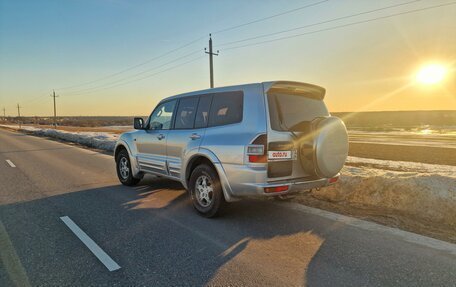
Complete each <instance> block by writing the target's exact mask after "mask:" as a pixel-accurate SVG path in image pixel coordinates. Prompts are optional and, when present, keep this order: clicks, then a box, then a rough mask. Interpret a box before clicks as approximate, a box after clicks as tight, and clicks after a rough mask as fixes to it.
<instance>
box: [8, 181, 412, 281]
mask: <svg viewBox="0 0 456 287" xmlns="http://www.w3.org/2000/svg"><path fill="white" fill-rule="evenodd" d="M61 216H69V217H70V218H71V219H72V220H73V221H74V222H75V223H76V224H77V225H78V226H79V227H80V228H81V229H83V230H84V231H85V232H86V233H87V234H88V235H89V236H90V237H91V238H93V239H94V240H95V241H96V242H97V243H98V244H99V245H100V247H101V248H102V249H103V250H105V251H106V252H107V253H108V254H109V255H110V256H111V257H112V258H113V259H114V260H115V261H116V262H118V263H119V265H120V266H121V267H122V268H121V269H120V270H117V271H114V272H108V271H107V270H106V269H105V268H104V266H102V265H101V264H100V262H99V261H98V260H97V259H96V258H95V257H94V256H93V255H92V254H91V253H90V252H89V251H88V250H87V249H86V248H85V247H84V246H82V244H80V242H79V241H78V239H76V237H74V235H73V234H72V233H71V232H70V231H69V230H68V229H67V227H66V226H65V225H64V224H63V223H62V222H61V221H60V219H59V217H61ZM0 220H1V221H2V222H3V224H4V226H5V229H6V231H7V233H8V237H9V238H10V240H11V242H12V243H13V246H14V248H15V249H16V252H17V254H18V256H19V258H20V259H21V261H22V263H23V265H24V269H25V270H26V273H27V275H28V277H29V280H30V282H31V284H32V285H56V283H58V284H61V283H64V285H74V284H75V285H105V286H110V285H124V286H125V285H153V286H155V285H160V286H162V285H174V286H176V285H179V286H181V285H186V286H189V285H190V286H201V285H224V286H226V285H233V286H245V285H249V286H252V285H256V286H259V285H261V286H266V285H267V286H270V285H279V286H290V285H292V286H296V285H307V284H308V285H325V286H331V285H338V283H340V281H339V280H341V278H343V276H348V275H350V276H353V278H350V280H351V281H350V282H351V283H353V285H369V284H368V283H369V276H370V274H367V273H362V272H359V274H352V273H349V272H348V273H344V272H342V271H336V270H343V267H344V264H346V262H347V261H345V262H344V260H347V258H345V257H344V256H346V255H344V254H346V253H344V252H346V249H347V248H348V247H350V248H352V249H353V250H354V251H353V252H349V255H350V261H349V262H350V267H351V270H363V268H364V267H365V266H366V265H368V264H370V263H371V260H372V258H370V256H369V255H368V254H366V253H363V252H356V248H360V249H362V248H366V245H368V244H367V243H366V242H363V241H360V242H347V239H346V238H347V236H346V235H347V233H351V232H354V231H353V227H350V226H347V225H345V224H343V223H340V222H336V221H331V220H329V219H325V218H323V217H320V216H317V215H312V214H307V213H303V212H301V211H298V210H292V209H289V208H285V207H283V206H282V205H278V204H277V203H276V202H275V201H273V200H244V201H240V202H236V203H232V204H230V206H229V207H228V209H227V210H226V212H225V214H224V215H223V216H221V217H218V218H213V219H208V218H204V217H201V216H199V215H198V214H197V213H196V211H195V210H194V209H193V207H192V205H191V202H190V200H189V197H188V195H187V192H186V191H185V190H184V189H183V187H182V186H181V185H180V184H178V183H175V182H172V181H169V180H166V179H160V178H152V177H147V178H145V179H144V180H143V181H142V182H141V184H140V185H138V186H136V187H125V186H121V185H112V186H105V187H100V188H92V189H86V190H81V191H74V192H69V193H64V194H59V195H53V196H52V195H50V196H47V197H43V198H41V199H36V200H32V201H28V202H17V203H12V204H4V205H1V206H0ZM356 232H358V235H359V233H361V236H359V237H360V238H363V240H364V241H368V240H371V239H366V238H368V237H369V235H368V231H359V230H358V231H356ZM363 232H365V233H366V234H365V236H362V235H363V234H362V233H363ZM371 237H372V236H371ZM24 238H26V239H24ZM32 239H33V241H30V240H32ZM31 242H33V244H31ZM371 244H372V243H371ZM31 248H32V250H31ZM33 248H37V250H33ZM25 250H27V252H26V251H25ZM392 250H394V249H390V250H388V249H385V251H384V252H385V256H390V257H391V258H394V256H395V254H394V252H393V251H392ZM49 256H51V257H52V258H51V259H52V260H51V259H50V258H48V257H49ZM417 256H418V255H417ZM410 260H418V258H413V256H412V257H411V258H410ZM37 262H39V264H38V263H37ZM37 264H38V267H37V266H36V265H37ZM383 268H384V270H383V272H385V274H389V277H388V280H389V279H391V280H393V281H389V282H390V283H391V282H395V281H394V280H396V279H397V278H395V275H394V274H395V270H396V269H395V268H397V266H394V264H391V266H386V267H385V266H384V267H383ZM390 268H391V270H389V269H390ZM55 270H60V272H59V273H58V274H57V275H56V274H55V272H57V271H55ZM62 270H63V271H62ZM7 272H8V270H7ZM388 272H390V273H388ZM85 273H90V274H85ZM92 273H93V274H92ZM81 274H82V275H81ZM10 276H13V275H11V274H10ZM55 278H58V281H53V280H55ZM384 283H385V282H384ZM386 283H388V282H386ZM58 284H57V285H58ZM0 285H1V280H0Z"/></svg>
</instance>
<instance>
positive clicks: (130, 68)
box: [56, 36, 206, 90]
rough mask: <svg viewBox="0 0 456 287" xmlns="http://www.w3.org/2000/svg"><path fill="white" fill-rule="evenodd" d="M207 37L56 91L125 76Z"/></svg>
mask: <svg viewBox="0 0 456 287" xmlns="http://www.w3.org/2000/svg"><path fill="white" fill-rule="evenodd" d="M205 37H206V36H204V37H199V38H197V39H194V40H192V41H190V42H188V43H186V44H184V45H182V46H179V47H177V48H175V49H172V50H170V51H168V52H165V53H163V54H160V55H158V56H156V57H153V58H151V59H148V60H146V61H144V62H141V63H139V64H136V65H133V66H130V67H128V68H126V69H123V70H121V71H119V72H116V73H113V74H110V75H107V76H104V77H101V78H98V79H95V80H92V81H89V82H85V83H80V84H76V85H72V86H66V87H62V88H58V89H56V90H67V89H72V88H76V87H80V86H86V85H89V84H93V83H95V82H98V81H102V80H106V79H109V78H112V77H114V76H117V75H120V74H123V73H125V72H128V71H131V70H133V69H135V68H138V67H141V66H144V65H146V64H149V63H151V62H153V61H155V60H158V59H160V58H163V57H165V56H168V55H170V54H172V53H174V52H177V51H179V50H181V49H183V48H186V47H188V46H190V45H192V44H194V43H196V42H198V41H200V40H203V39H204V38H205Z"/></svg>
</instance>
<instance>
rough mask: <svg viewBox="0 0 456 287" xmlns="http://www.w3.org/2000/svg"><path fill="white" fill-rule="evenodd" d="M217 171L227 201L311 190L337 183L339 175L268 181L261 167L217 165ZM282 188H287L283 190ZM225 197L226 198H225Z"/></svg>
mask: <svg viewBox="0 0 456 287" xmlns="http://www.w3.org/2000/svg"><path fill="white" fill-rule="evenodd" d="M217 166H218V167H219V168H218V169H217V170H218V172H219V175H220V180H221V183H222V186H223V188H224V191H225V192H226V193H228V195H229V198H228V199H227V200H228V201H233V200H236V199H237V198H242V197H252V196H253V197H266V196H277V195H285V194H292V193H296V192H300V191H305V190H309V189H312V188H320V187H325V186H328V185H331V184H334V183H335V182H337V178H338V177H339V174H337V175H336V176H335V177H333V178H319V179H306V178H298V179H294V180H283V181H270V179H268V177H267V170H266V169H265V168H262V167H258V168H252V167H249V166H245V165H230V164H224V165H223V167H222V166H221V165H220V164H219V165H217ZM268 180H269V181H268ZM284 186H286V187H287V188H286V189H285V188H284ZM274 187H281V191H278V192H265V189H272V188H274ZM225 197H226V196H225Z"/></svg>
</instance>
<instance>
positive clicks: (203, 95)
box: [193, 93, 215, 129]
mask: <svg viewBox="0 0 456 287" xmlns="http://www.w3.org/2000/svg"><path fill="white" fill-rule="evenodd" d="M214 94H215V93H207V94H201V95H199V100H198V107H199V103H200V101H201V97H206V96H207V97H210V99H211V103H210V105H209V110H208V114H207V123H206V125H204V126H201V127H198V128H197V127H196V126H195V124H196V117H197V116H198V107H197V108H196V115H195V120H194V121H193V129H206V128H208V127H209V116H210V115H211V108H212V102H213V100H214Z"/></svg>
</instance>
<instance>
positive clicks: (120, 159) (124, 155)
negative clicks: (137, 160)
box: [116, 149, 141, 186]
mask: <svg viewBox="0 0 456 287" xmlns="http://www.w3.org/2000/svg"><path fill="white" fill-rule="evenodd" d="M116 171H117V177H118V178H119V181H120V182H121V183H122V184H123V185H126V186H134V185H136V184H138V182H140V181H141V178H135V177H133V175H132V172H131V163H130V156H129V155H128V152H127V151H126V150H124V149H123V150H121V151H120V152H119V154H118V155H117V158H116Z"/></svg>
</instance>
